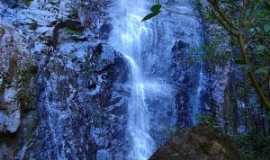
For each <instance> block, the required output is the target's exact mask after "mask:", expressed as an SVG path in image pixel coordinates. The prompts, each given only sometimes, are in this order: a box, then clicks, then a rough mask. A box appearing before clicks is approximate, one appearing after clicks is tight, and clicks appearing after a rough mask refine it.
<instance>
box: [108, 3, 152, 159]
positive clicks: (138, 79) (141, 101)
mask: <svg viewBox="0 0 270 160" xmlns="http://www.w3.org/2000/svg"><path fill="white" fill-rule="evenodd" d="M146 5H147V4H146V2H145V1H142V0H136V1H129V0H120V1H119V2H118V5H117V7H118V9H119V10H120V12H119V13H118V14H119V15H118V16H121V17H118V16H117V15H114V16H115V18H117V19H115V21H114V26H115V27H114V31H113V33H112V36H111V40H110V42H111V44H112V46H113V47H114V48H115V49H117V50H118V51H120V52H121V53H122V54H123V56H124V58H125V59H126V61H127V62H128V64H129V66H130V70H131V83H130V89H131V96H130V100H129V104H128V129H127V132H128V133H127V134H128V135H129V136H130V138H131V143H132V148H131V151H130V153H129V155H128V157H129V159H134V160H146V159H147V158H148V157H149V156H150V154H151V153H152V152H153V149H154V146H155V142H154V140H153V139H152V137H151V136H150V126H149V121H150V117H149V116H150V114H149V113H148V112H149V111H148V106H147V104H146V102H145V99H146V97H145V90H146V88H147V87H148V86H147V83H146V79H145V78H144V77H143V73H142V68H141V64H142V61H141V58H142V57H141V53H142V51H143V49H142V45H143V44H142V40H141V39H142V38H143V37H145V36H147V34H148V29H149V28H147V26H146V25H145V24H144V23H142V22H141V19H142V18H143V16H144V15H145V14H146V13H147V12H146ZM149 84H150V83H149Z"/></svg>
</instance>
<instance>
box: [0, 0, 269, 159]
mask: <svg viewBox="0 0 270 160" xmlns="http://www.w3.org/2000/svg"><path fill="white" fill-rule="evenodd" d="M162 2H163V3H166V5H167V6H169V7H171V9H172V11H177V10H178V9H181V11H183V13H181V14H180V15H179V14H178V13H177V14H174V12H172V13H171V12H164V13H162V15H161V18H160V20H157V21H154V23H153V25H152V26H153V27H156V28H157V29H156V30H153V33H151V34H152V40H153V42H151V43H152V44H151V45H149V46H150V47H149V48H148V49H149V50H151V54H152V55H151V56H147V55H146V54H148V52H146V53H143V54H145V55H144V58H148V59H150V60H152V61H151V62H152V63H147V64H145V66H146V67H147V71H149V73H148V72H147V73H146V74H148V75H155V76H156V77H164V76H166V77H168V79H169V80H170V81H171V82H170V85H171V86H173V87H172V88H173V89H172V90H173V91H172V92H173V94H175V95H176V96H175V97H169V98H168V99H159V98H156V99H155V100H153V102H152V101H151V102H148V103H152V104H151V107H150V111H151V112H152V113H153V114H154V115H156V116H155V117H154V118H153V119H151V126H152V129H151V130H155V131H151V132H152V133H151V134H152V137H153V138H154V139H155V140H156V141H158V142H157V144H158V145H161V144H162V143H164V142H165V141H166V138H167V137H166V136H167V135H169V134H170V133H169V132H171V131H170V130H168V131H167V128H165V127H163V126H166V127H168V126H170V125H171V121H177V123H176V124H177V126H176V127H177V128H185V127H190V126H192V125H194V124H196V118H197V115H196V114H197V113H199V112H200V113H203V114H207V115H211V116H213V117H214V118H215V119H216V120H217V121H218V123H220V124H222V126H224V128H226V130H227V131H228V132H229V133H237V132H239V131H242V129H243V127H242V126H243V125H242V124H245V125H244V130H245V129H246V128H245V127H247V126H249V127H251V126H257V124H261V123H260V122H262V121H265V119H264V118H259V117H261V116H260V115H264V113H263V111H261V110H260V109H258V111H257V110H256V109H252V110H255V111H250V109H251V106H249V107H246V106H248V104H251V102H250V100H249V99H246V98H245V97H246V96H243V97H241V98H238V97H236V94H235V92H238V91H239V89H238V88H237V87H236V88H235V84H236V83H235V82H236V81H238V80H241V79H244V75H240V74H239V72H238V70H237V68H236V67H235V66H233V65H232V64H231V63H230V62H228V63H225V64H224V65H220V63H219V64H218V65H215V64H213V63H212V62H211V61H207V60H206V61H204V62H203V63H202V62H201V61H200V62H198V61H193V60H192V59H191V58H194V56H190V55H191V54H192V53H191V52H192V50H193V49H194V46H195V48H197V47H199V46H200V45H201V43H203V34H202V33H203V32H202V31H203V29H202V27H201V21H200V19H199V18H198V17H197V16H198V14H197V13H195V12H196V11H193V10H192V7H190V5H188V6H185V5H186V4H188V3H187V2H188V1H183V2H182V1H181V3H180V5H183V6H175V5H174V3H175V1H170V0H168V1H166V0H165V1H162ZM112 3H113V2H112V1H110V0H0V159H1V160H2V159H5V160H14V159H20V160H23V159H27V160H28V159H37V160H39V159H49V160H62V159H68V160H69V159H80V160H84V159H86V160H114V159H115V160H125V158H126V154H127V152H128V149H129V145H130V144H129V143H128V141H129V140H127V139H126V135H125V134H126V133H125V132H126V131H125V130H126V128H127V127H126V125H127V104H128V98H129V97H130V88H129V87H128V86H127V85H125V82H126V81H128V78H129V66H128V64H127V63H126V61H125V59H124V58H123V56H122V54H121V53H119V52H118V51H116V50H115V49H114V48H113V47H112V46H110V44H108V38H109V35H110V32H111V31H112V29H113V26H112V24H111V19H110V17H109V16H108V14H109V13H108V10H107V8H108V7H110V5H111V4H112ZM190 13H192V14H190ZM193 13H194V14H193ZM180 22H181V23H180ZM165 24H166V25H165ZM205 24H206V25H205V30H206V31H207V34H209V35H208V36H205V37H204V38H205V39H206V42H207V41H208V40H209V41H210V40H211V39H212V37H216V36H217V35H212V34H211V33H214V32H216V31H218V32H220V31H221V32H220V33H221V34H222V35H219V36H224V37H226V33H224V31H223V30H222V29H221V28H220V27H218V26H216V24H213V23H205ZM163 32H164V33H163ZM165 32H166V33H169V34H168V35H167V34H166V33H165ZM152 48H155V49H152ZM228 48H229V49H228ZM225 49H228V52H231V50H232V49H231V48H230V47H229V46H228V45H227V44H226V45H224V46H220V48H219V50H225ZM161 51H164V52H165V51H166V53H167V52H168V54H164V53H163V52H161ZM156 52H157V53H159V54H153V53H156ZM200 54H201V53H200ZM168 57H169V58H168ZM197 57H198V56H197ZM195 58H196V56H195ZM147 62H149V61H147ZM161 63H162V65H161ZM167 63H168V65H167ZM164 66H166V67H164ZM162 67H163V68H162ZM239 88H242V87H239ZM165 92H166V91H165ZM251 92H252V91H251ZM162 100H163V101H164V102H163V103H164V104H166V105H164V106H161V107H160V108H161V109H164V110H165V109H166V108H167V106H170V107H171V106H172V105H175V106H173V107H175V108H174V109H175V110H176V112H177V113H176V114H177V115H176V116H175V112H174V110H171V111H168V112H164V111H163V110H157V109H156V107H157V106H159V104H160V103H161V102H160V101H162ZM170 101H172V102H170ZM162 107H163V108H162ZM257 108H258V106H257ZM242 110H244V111H245V112H242V113H246V114H245V115H241V118H240V116H239V115H240V111H242ZM194 113H195V114H194ZM167 117H171V120H170V121H168V120H167V121H166V120H165V118H167ZM175 119H177V120H175ZM238 120H240V121H238ZM159 122H162V123H159ZM237 122H240V123H237ZM257 122H258V123H257ZM160 124H162V125H160ZM265 124H268V123H265ZM170 127H171V126H170ZM259 127H261V128H263V127H265V128H266V127H267V125H264V126H259ZM171 128H172V130H173V129H174V128H173V127H171ZM164 131H167V132H168V133H166V134H164V135H166V136H160V135H161V132H162V133H163V132H164ZM194 131H196V133H197V131H198V129H195V130H194ZM203 136H204V135H203ZM196 137H197V135H195V138H196ZM199 137H200V135H199ZM206 137H207V136H206ZM202 139H204V138H202ZM202 143H205V142H202ZM195 145H197V144H195ZM215 145H218V146H219V143H218V144H216V143H214V142H213V144H211V146H215ZM193 149H195V150H196V149H197V148H193ZM219 151H223V148H220V150H219ZM211 152H212V150H211ZM213 152H216V151H213ZM201 155H202V156H204V153H201ZM223 155H225V154H223Z"/></svg>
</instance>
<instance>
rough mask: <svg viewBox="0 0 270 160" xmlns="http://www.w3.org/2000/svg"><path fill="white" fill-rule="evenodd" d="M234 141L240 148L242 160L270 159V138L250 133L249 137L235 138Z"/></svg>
mask: <svg viewBox="0 0 270 160" xmlns="http://www.w3.org/2000/svg"><path fill="white" fill-rule="evenodd" d="M233 139H234V142H235V143H236V144H237V145H238V146H239V148H240V152H241V160H269V159H270V145H269V144H270V136H264V135H260V134H258V133H255V132H250V133H248V134H247V135H240V136H235V137H234V138H233Z"/></svg>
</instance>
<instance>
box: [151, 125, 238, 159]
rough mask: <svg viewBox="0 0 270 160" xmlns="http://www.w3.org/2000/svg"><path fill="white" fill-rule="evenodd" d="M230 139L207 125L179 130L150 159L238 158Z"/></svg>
mask: <svg viewBox="0 0 270 160" xmlns="http://www.w3.org/2000/svg"><path fill="white" fill-rule="evenodd" d="M238 159H240V158H239V153H238V150H237V149H236V148H235V146H234V145H233V144H232V143H231V141H230V139H229V138H227V137H225V136H223V135H220V134H219V133H218V132H217V131H215V130H214V129H212V128H209V127H208V126H206V125H200V126H198V127H195V128H192V129H188V130H186V131H184V132H178V133H177V134H176V135H175V136H174V137H173V138H172V139H171V140H170V141H169V142H168V143H167V144H165V145H164V146H162V147H161V148H159V149H158V150H157V151H156V153H154V155H153V156H152V157H151V158H150V160H238Z"/></svg>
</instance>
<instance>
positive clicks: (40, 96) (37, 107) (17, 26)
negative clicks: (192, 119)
mask: <svg viewBox="0 0 270 160" xmlns="http://www.w3.org/2000/svg"><path fill="white" fill-rule="evenodd" d="M107 3H108V2H106V1H83V2H81V1H69V0H65V1H58V0H50V1H43V0H36V1H6V2H5V1H3V2H2V1H1V3H0V16H1V21H0V29H1V36H0V38H1V43H0V51H1V54H0V56H1V65H0V68H1V75H0V78H1V79H0V80H1V81H0V86H1V88H0V138H1V141H0V148H1V149H0V150H1V152H0V159H10V160H12V159H15V158H17V159H33V158H34V159H74V158H75V159H76V158H77V159H102V158H104V157H105V158H106V157H107V156H109V152H115V153H116V154H117V152H118V150H120V149H118V148H120V147H121V146H122V145H123V143H124V141H122V140H121V138H122V137H123V136H122V134H124V127H123V126H125V121H124V119H125V112H126V108H125V105H124V104H125V97H126V96H127V95H128V91H127V89H125V88H124V86H122V85H121V84H122V82H124V81H125V80H126V78H127V70H126V69H127V66H126V64H125V62H124V61H123V58H122V57H121V55H120V54H119V53H118V52H116V51H114V50H113V48H111V47H110V46H109V45H107V44H106V43H105V42H104V41H103V40H104V39H106V38H107V37H108V33H109V32H110V30H111V26H110V25H109V24H107V23H106V22H107V21H106V16H105V15H106V14H105V12H104V8H105V7H106V5H107ZM120 141H121V142H120ZM41 151H42V152H41ZM120 159H121V158H120Z"/></svg>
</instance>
